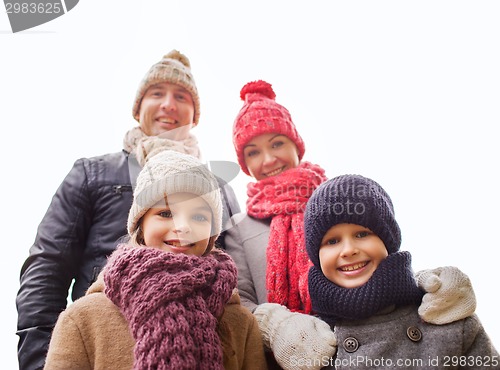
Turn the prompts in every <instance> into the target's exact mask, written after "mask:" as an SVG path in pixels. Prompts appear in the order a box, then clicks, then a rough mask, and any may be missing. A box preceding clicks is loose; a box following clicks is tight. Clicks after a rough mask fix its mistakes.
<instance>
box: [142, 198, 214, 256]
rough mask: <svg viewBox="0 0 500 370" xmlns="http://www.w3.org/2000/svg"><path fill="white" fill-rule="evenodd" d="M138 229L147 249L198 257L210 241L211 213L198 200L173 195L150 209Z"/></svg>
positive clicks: (201, 199) (205, 204) (202, 202)
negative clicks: (140, 229) (141, 233)
mask: <svg viewBox="0 0 500 370" xmlns="http://www.w3.org/2000/svg"><path fill="white" fill-rule="evenodd" d="M141 227H142V232H143V235H144V244H145V245H146V246H148V247H152V248H158V249H161V250H163V251H166V252H172V253H184V254H190V255H196V256H201V255H203V253H204V252H205V251H206V249H207V246H208V243H209V239H210V234H211V230H212V210H211V209H210V207H209V206H208V204H207V203H206V202H205V201H204V200H203V198H201V197H199V196H196V195H193V194H190V193H175V194H172V195H169V196H168V199H167V198H165V200H164V201H162V202H159V203H157V204H156V205H155V206H154V207H152V208H150V209H149V210H148V212H146V214H145V215H144V217H143V219H142V224H141Z"/></svg>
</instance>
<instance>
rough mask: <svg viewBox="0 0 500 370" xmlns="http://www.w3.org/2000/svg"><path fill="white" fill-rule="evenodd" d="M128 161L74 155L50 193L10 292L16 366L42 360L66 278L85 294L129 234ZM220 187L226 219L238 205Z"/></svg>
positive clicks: (25, 368) (24, 369)
mask: <svg viewBox="0 0 500 370" xmlns="http://www.w3.org/2000/svg"><path fill="white" fill-rule="evenodd" d="M132 158H133V157H131V159H132ZM131 163H132V165H131V164H129V155H128V153H127V152H125V151H122V152H119V153H113V154H107V155H103V156H99V157H94V158H85V159H79V160H77V161H76V162H75V164H74V165H73V168H72V169H71V171H70V172H69V174H68V175H67V176H66V178H65V179H64V181H63V182H62V184H61V185H60V186H59V189H58V190H57V192H56V193H55V195H54V197H53V198H52V202H51V204H50V206H49V208H48V210H47V213H46V214H45V216H44V218H43V219H42V222H41V223H40V225H39V227H38V232H37V235H36V238H35V242H34V244H33V246H32V247H31V249H30V252H29V257H28V258H27V260H26V262H25V263H24V265H23V266H22V269H21V279H20V283H21V285H20V289H19V292H18V295H17V299H16V304H17V311H18V322H17V335H19V345H18V359H19V369H20V370H34V369H40V368H43V365H44V363H45V356H46V353H47V349H48V345H49V341H50V334H51V332H52V329H53V327H54V325H55V323H56V321H57V318H58V316H59V313H60V312H61V311H62V310H64V309H65V308H66V305H67V297H68V291H69V289H70V287H71V285H72V284H73V286H72V288H71V298H72V300H75V299H77V298H79V297H81V296H83V295H84V294H85V291H86V290H87V288H88V287H89V286H90V284H91V283H92V282H93V281H94V280H95V279H96V277H97V275H98V274H99V272H100V270H101V269H102V267H103V266H104V264H105V262H106V258H107V256H109V255H110V254H111V252H113V250H114V249H115V248H116V246H117V244H118V243H119V241H120V239H121V238H122V237H124V236H125V235H126V234H127V230H126V225H127V217H128V212H129V209H130V206H131V205H132V193H133V191H132V184H131V181H130V175H132V176H133V177H134V181H135V177H136V176H137V174H138V172H139V169H138V168H136V169H134V165H133V163H136V162H135V161H131ZM129 168H130V171H129ZM219 180H220V179H219ZM220 181H222V180H220ZM222 193H223V196H224V201H225V204H224V215H223V217H224V220H223V222H224V221H226V220H227V219H229V217H230V216H231V215H232V214H233V213H238V212H239V211H240V207H239V205H238V201H237V199H236V196H235V194H234V192H233V190H232V188H231V187H230V186H229V185H227V184H226V185H225V186H224V187H222ZM223 240H224V238H223V235H222V236H221V237H220V238H219V240H218V242H217V244H218V246H219V247H222V248H224V245H223Z"/></svg>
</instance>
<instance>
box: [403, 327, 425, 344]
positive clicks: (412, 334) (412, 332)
mask: <svg viewBox="0 0 500 370" xmlns="http://www.w3.org/2000/svg"><path fill="white" fill-rule="evenodd" d="M406 335H407V336H408V338H410V340H411V341H413V342H418V341H420V340H421V339H422V332H421V331H420V329H419V328H417V327H415V326H410V327H409V328H408V329H406Z"/></svg>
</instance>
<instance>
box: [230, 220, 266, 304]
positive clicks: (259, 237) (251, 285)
mask: <svg viewBox="0 0 500 370" xmlns="http://www.w3.org/2000/svg"><path fill="white" fill-rule="evenodd" d="M231 222H232V224H233V225H231V226H230V227H229V228H228V230H227V231H226V235H225V238H224V242H225V244H226V251H227V253H229V255H230V256H231V257H232V258H233V259H234V262H235V263H236V266H237V267H238V290H239V293H240V297H241V304H242V305H243V306H245V307H247V308H248V309H249V310H251V311H252V312H253V310H254V309H255V307H256V306H257V305H259V304H261V303H266V302H267V289H266V265H267V263H266V261H267V257H266V251H267V243H268V241H269V230H270V225H271V218H268V219H264V220H259V219H255V218H253V217H250V216H248V215H247V214H246V213H238V214H236V215H234V216H233V217H232V218H231Z"/></svg>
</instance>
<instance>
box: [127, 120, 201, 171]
mask: <svg viewBox="0 0 500 370" xmlns="http://www.w3.org/2000/svg"><path fill="white" fill-rule="evenodd" d="M189 130H190V126H185V127H180V128H179V129H175V130H171V131H167V132H165V133H163V134H161V135H158V136H148V135H146V134H145V133H144V132H143V131H142V130H141V128H140V127H139V126H137V127H134V128H133V129H131V130H129V131H128V132H127V133H126V134H125V137H124V138H123V149H125V150H126V151H127V152H128V153H133V154H135V156H136V157H137V161H138V162H139V164H140V165H141V167H142V166H144V164H145V163H146V161H147V159H148V158H151V157H152V156H154V155H155V154H157V153H159V152H161V151H163V150H175V151H176V152H180V153H184V154H189V155H192V156H193V157H196V158H198V159H199V160H201V152H200V148H199V146H198V139H196V137H195V136H194V135H193V134H192V133H191V132H189Z"/></svg>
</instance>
